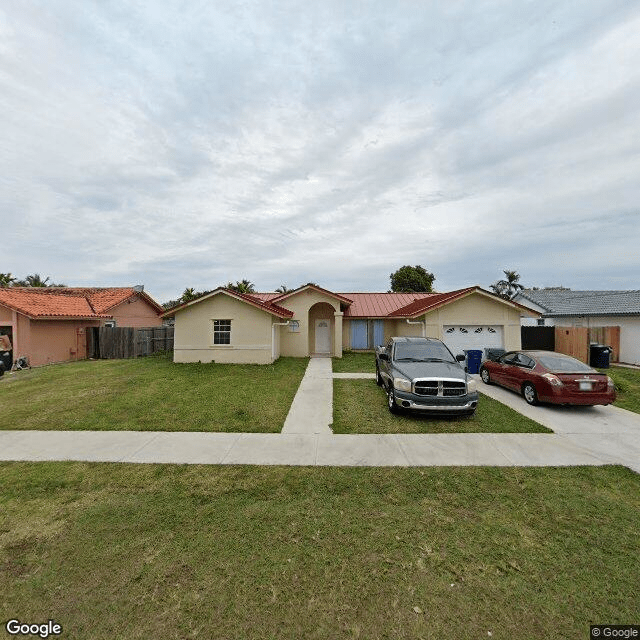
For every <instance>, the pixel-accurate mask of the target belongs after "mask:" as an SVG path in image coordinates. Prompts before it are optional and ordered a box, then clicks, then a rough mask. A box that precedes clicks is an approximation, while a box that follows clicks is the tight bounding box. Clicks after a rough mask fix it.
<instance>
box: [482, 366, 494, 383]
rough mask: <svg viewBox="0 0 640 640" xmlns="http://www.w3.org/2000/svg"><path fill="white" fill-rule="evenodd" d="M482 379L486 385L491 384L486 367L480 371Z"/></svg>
mask: <svg viewBox="0 0 640 640" xmlns="http://www.w3.org/2000/svg"><path fill="white" fill-rule="evenodd" d="M480 377H481V378H482V382H484V383H485V384H491V376H490V375H489V372H488V371H487V370H486V369H485V368H484V367H482V369H480Z"/></svg>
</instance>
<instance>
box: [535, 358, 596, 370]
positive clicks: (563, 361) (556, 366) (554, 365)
mask: <svg viewBox="0 0 640 640" xmlns="http://www.w3.org/2000/svg"><path fill="white" fill-rule="evenodd" d="M536 359H537V360H538V362H539V363H540V364H541V365H542V366H543V367H544V368H545V369H549V371H553V372H554V373H591V372H593V369H592V368H591V367H590V366H589V365H586V364H585V363H584V362H580V360H576V359H575V358H572V357H571V356H562V355H551V354H549V355H544V356H538V357H537V358H536Z"/></svg>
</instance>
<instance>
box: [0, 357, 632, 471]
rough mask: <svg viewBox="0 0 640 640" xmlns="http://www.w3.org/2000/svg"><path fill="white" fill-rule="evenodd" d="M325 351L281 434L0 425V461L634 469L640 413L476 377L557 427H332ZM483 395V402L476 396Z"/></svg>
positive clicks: (328, 364) (525, 412)
mask: <svg viewBox="0 0 640 640" xmlns="http://www.w3.org/2000/svg"><path fill="white" fill-rule="evenodd" d="M348 377H354V378H374V375H373V374H366V373H365V374H362V373H360V374H339V373H336V374H333V373H332V372H331V359H329V358H312V359H311V360H310V362H309V366H308V368H307V371H306V373H305V375H304V377H303V379H302V382H301V383H300V387H299V389H298V392H297V393H296V396H295V398H294V400H293V403H292V405H291V409H290V411H289V415H288V416H287V418H286V420H285V424H284V427H283V430H282V432H281V433H202V432H167V431H0V460H3V461H9V460H13V461H17V460H25V461H44V460H77V461H88V462H145V463H176V464H252V465H305V466H306V465H310V466H375V467H378V466H483V465H487V466H572V465H603V464H622V465H625V466H627V467H629V468H631V469H633V470H634V471H636V472H638V473H640V416H639V415H637V414H635V413H632V412H630V411H625V410H624V409H618V408H616V407H531V406H529V405H527V404H526V402H525V401H524V400H523V399H522V398H521V397H520V396H518V395H517V394H515V393H512V392H510V391H507V390H505V389H501V388H499V387H495V386H487V385H485V384H484V383H482V382H480V381H479V388H480V391H481V392H482V393H484V394H486V395H488V396H490V397H493V398H495V399H497V400H499V401H500V402H503V403H504V404H506V405H508V406H510V407H512V408H514V409H515V410H516V411H519V412H520V413H522V414H523V415H526V416H528V417H530V418H532V419H533V420H536V421H537V422H539V423H541V424H543V425H545V426H547V427H549V428H551V429H553V430H554V432H555V433H553V434H546V433H506V434H496V433H452V434H380V435H356V434H346V435H335V434H333V433H332V432H331V427H330V424H331V422H332V419H333V378H348ZM481 402H482V400H481Z"/></svg>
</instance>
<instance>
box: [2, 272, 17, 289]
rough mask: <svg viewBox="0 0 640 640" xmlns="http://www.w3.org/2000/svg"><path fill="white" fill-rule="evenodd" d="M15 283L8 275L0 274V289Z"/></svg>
mask: <svg viewBox="0 0 640 640" xmlns="http://www.w3.org/2000/svg"><path fill="white" fill-rule="evenodd" d="M15 281H16V279H15V278H14V277H13V276H12V275H11V274H10V273H0V287H11V286H13V283H14V282H15Z"/></svg>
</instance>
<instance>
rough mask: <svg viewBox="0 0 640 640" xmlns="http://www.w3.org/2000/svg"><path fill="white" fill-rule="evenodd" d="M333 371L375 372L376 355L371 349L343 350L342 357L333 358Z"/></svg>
mask: <svg viewBox="0 0 640 640" xmlns="http://www.w3.org/2000/svg"><path fill="white" fill-rule="evenodd" d="M332 363H333V371H334V373H375V372H376V356H375V353H374V352H373V351H366V352H361V351H345V352H343V354H342V358H333V359H332Z"/></svg>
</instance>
